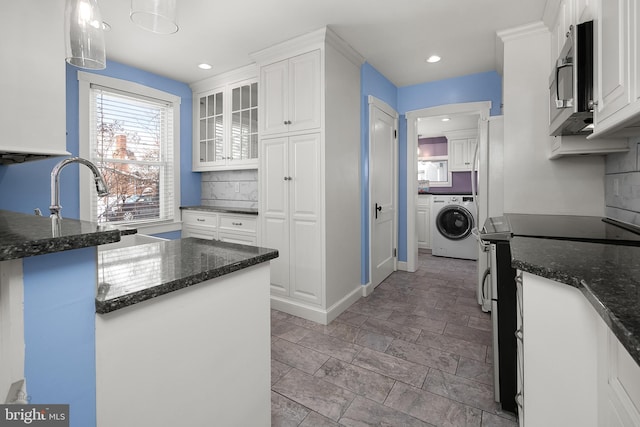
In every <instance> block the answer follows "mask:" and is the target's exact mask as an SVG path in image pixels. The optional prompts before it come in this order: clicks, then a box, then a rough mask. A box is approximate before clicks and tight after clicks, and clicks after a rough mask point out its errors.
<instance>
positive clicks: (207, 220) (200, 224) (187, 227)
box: [182, 210, 218, 240]
mask: <svg viewBox="0 0 640 427" xmlns="http://www.w3.org/2000/svg"><path fill="white" fill-rule="evenodd" d="M182 237H183V238H185V237H197V238H199V239H208V240H212V239H216V240H217V239H218V214H217V213H214V212H205V211H197V210H183V211H182Z"/></svg>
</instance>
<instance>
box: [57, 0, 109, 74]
mask: <svg viewBox="0 0 640 427" xmlns="http://www.w3.org/2000/svg"><path fill="white" fill-rule="evenodd" d="M64 25H65V45H66V60H67V62H68V63H69V64H71V65H75V66H76V67H80V68H90V69H94V70H101V69H104V68H105V67H106V64H107V60H106V54H105V50H104V30H103V26H102V16H101V15H100V9H99V8H98V2H97V0H67V3H66V7H65V20H64Z"/></svg>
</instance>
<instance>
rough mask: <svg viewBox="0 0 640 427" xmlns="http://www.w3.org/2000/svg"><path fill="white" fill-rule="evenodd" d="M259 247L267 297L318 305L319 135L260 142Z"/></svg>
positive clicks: (319, 301) (319, 286)
mask: <svg viewBox="0 0 640 427" xmlns="http://www.w3.org/2000/svg"><path fill="white" fill-rule="evenodd" d="M261 147H262V148H261V153H260V156H261V158H262V160H261V161H262V164H263V165H264V167H263V173H262V176H261V182H260V185H261V197H262V198H263V200H264V203H263V208H262V209H261V211H262V221H263V226H262V230H263V233H262V243H261V245H262V246H265V247H269V248H275V249H278V252H279V254H280V256H279V257H278V258H276V259H274V260H272V261H271V292H272V295H281V296H283V297H290V298H295V299H297V300H300V301H304V302H306V303H312V304H318V305H319V304H321V302H322V276H323V275H322V256H321V252H320V251H321V248H322V234H321V223H320V220H321V217H320V215H321V214H320V205H321V199H320V196H321V194H322V193H321V191H322V186H321V182H320V156H321V152H320V134H319V133H312V134H307V135H296V136H291V137H287V136H284V137H280V138H269V139H264V140H262V144H261Z"/></svg>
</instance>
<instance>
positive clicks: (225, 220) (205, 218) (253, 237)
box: [182, 210, 258, 246]
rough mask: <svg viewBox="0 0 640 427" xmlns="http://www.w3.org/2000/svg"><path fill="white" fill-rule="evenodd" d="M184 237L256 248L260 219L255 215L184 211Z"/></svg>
mask: <svg viewBox="0 0 640 427" xmlns="http://www.w3.org/2000/svg"><path fill="white" fill-rule="evenodd" d="M182 237H197V238H199V239H209V240H211V239H215V240H220V241H222V242H229V243H239V244H242V245H251V246H255V245H257V243H258V218H257V216H255V215H241V214H228V213H218V212H208V211H199V210H183V211H182Z"/></svg>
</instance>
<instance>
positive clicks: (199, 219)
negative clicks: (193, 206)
mask: <svg viewBox="0 0 640 427" xmlns="http://www.w3.org/2000/svg"><path fill="white" fill-rule="evenodd" d="M196 221H198V222H204V219H202V218H196Z"/></svg>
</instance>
